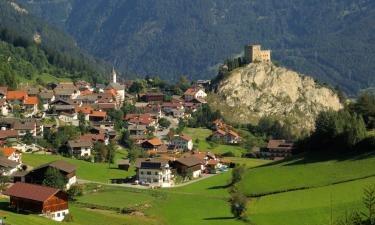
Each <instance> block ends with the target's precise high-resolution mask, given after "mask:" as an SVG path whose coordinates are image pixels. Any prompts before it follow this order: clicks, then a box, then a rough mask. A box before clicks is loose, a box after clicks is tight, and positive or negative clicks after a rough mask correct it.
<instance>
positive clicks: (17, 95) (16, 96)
mask: <svg viewBox="0 0 375 225" xmlns="http://www.w3.org/2000/svg"><path fill="white" fill-rule="evenodd" d="M25 98H27V93H26V91H8V93H7V99H8V100H23V99H25Z"/></svg>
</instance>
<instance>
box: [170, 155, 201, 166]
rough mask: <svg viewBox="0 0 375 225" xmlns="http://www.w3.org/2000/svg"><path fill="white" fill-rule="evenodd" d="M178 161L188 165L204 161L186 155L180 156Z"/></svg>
mask: <svg viewBox="0 0 375 225" xmlns="http://www.w3.org/2000/svg"><path fill="white" fill-rule="evenodd" d="M176 161H177V162H179V163H181V164H182V165H185V166H188V167H192V166H195V165H199V164H202V161H201V160H200V159H198V158H197V157H194V156H191V157H186V158H179V159H177V160H176Z"/></svg>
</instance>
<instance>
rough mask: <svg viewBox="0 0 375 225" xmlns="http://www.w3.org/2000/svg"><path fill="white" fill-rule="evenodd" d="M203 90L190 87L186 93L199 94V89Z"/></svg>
mask: <svg viewBox="0 0 375 225" xmlns="http://www.w3.org/2000/svg"><path fill="white" fill-rule="evenodd" d="M201 90H202V91H203V89H202V88H188V89H187V90H186V91H185V93H184V95H191V96H194V95H195V94H197V93H198V92H199V91H201Z"/></svg>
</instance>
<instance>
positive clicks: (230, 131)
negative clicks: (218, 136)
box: [228, 130, 240, 137]
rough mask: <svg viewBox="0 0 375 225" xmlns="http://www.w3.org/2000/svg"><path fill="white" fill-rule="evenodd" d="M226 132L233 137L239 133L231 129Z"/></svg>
mask: <svg viewBox="0 0 375 225" xmlns="http://www.w3.org/2000/svg"><path fill="white" fill-rule="evenodd" d="M228 134H230V135H232V136H235V137H240V135H239V134H237V133H236V132H234V131H233V130H229V131H228Z"/></svg>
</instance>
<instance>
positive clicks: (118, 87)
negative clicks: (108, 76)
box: [107, 83, 125, 91]
mask: <svg viewBox="0 0 375 225" xmlns="http://www.w3.org/2000/svg"><path fill="white" fill-rule="evenodd" d="M111 88H113V89H115V90H117V91H120V90H125V86H124V85H121V84H119V83H110V84H108V86H107V89H111Z"/></svg>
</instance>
